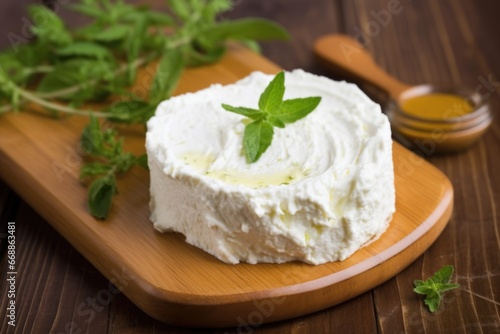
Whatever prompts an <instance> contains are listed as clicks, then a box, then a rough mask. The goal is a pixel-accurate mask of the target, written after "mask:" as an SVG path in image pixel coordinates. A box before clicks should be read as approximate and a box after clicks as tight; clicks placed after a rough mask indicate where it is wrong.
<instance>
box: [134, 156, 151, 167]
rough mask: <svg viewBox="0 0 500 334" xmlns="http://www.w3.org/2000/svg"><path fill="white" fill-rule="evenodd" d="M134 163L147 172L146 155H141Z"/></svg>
mask: <svg viewBox="0 0 500 334" xmlns="http://www.w3.org/2000/svg"><path fill="white" fill-rule="evenodd" d="M136 163H137V165H139V166H141V167H142V168H144V169H145V170H149V166H148V155H147V154H143V155H141V156H139V157H138V158H137V160H136Z"/></svg>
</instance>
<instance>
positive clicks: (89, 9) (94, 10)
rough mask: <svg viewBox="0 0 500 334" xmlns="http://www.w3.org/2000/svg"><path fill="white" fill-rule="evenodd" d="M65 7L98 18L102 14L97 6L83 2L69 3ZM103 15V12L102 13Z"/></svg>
mask: <svg viewBox="0 0 500 334" xmlns="http://www.w3.org/2000/svg"><path fill="white" fill-rule="evenodd" d="M67 8H69V9H71V10H72V11H75V12H78V13H81V14H84V15H87V16H90V17H93V18H100V17H102V16H103V11H102V9H101V8H100V7H99V6H96V5H95V4H91V5H90V4H85V3H76V4H70V5H68V6H67ZM104 15H105V14H104Z"/></svg>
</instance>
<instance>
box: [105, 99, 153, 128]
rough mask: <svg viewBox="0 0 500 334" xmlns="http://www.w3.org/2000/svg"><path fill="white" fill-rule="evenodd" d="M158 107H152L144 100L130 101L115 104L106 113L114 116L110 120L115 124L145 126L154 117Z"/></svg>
mask: <svg viewBox="0 0 500 334" xmlns="http://www.w3.org/2000/svg"><path fill="white" fill-rule="evenodd" d="M155 109H156V105H151V104H149V103H148V102H146V101H143V100H128V101H119V102H117V103H114V104H113V105H112V106H111V107H109V108H106V109H105V110H104V111H105V112H108V113H110V114H113V115H114V116H111V117H108V120H109V121H111V122H115V123H126V124H144V123H146V122H147V121H148V120H149V119H150V118H151V117H152V116H153V115H154V112H155Z"/></svg>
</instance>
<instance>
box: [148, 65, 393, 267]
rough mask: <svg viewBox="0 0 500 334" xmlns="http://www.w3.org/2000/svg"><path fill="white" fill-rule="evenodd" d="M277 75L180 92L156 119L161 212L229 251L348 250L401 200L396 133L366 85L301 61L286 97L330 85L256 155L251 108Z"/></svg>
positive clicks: (225, 256) (254, 257)
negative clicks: (246, 146)
mask: <svg viewBox="0 0 500 334" xmlns="http://www.w3.org/2000/svg"><path fill="white" fill-rule="evenodd" d="M272 78H273V76H272V75H266V74H263V73H260V72H254V73H252V74H251V75H249V76H248V77H246V78H244V79H242V80H240V81H238V82H237V83H235V84H232V85H227V86H221V85H213V86H211V87H209V88H207V89H204V90H201V91H198V92H196V93H189V94H184V95H180V96H177V97H173V98H171V99H170V100H167V101H165V102H163V103H161V104H160V105H159V106H158V109H157V111H156V114H155V116H154V117H153V118H151V120H150V121H149V122H148V131H147V134H146V149H147V153H148V157H149V167H150V173H151V203H150V204H151V220H152V221H153V223H154V226H155V228H156V229H157V230H159V231H161V232H166V231H176V232H180V233H182V234H184V235H185V236H186V241H187V242H188V243H190V244H192V245H195V246H197V247H199V248H201V249H203V250H205V251H207V252H209V253H211V254H213V255H214V256H216V257H217V258H219V259H220V260H222V261H225V262H228V263H238V262H240V261H242V262H248V263H258V262H273V263H281V262H287V261H304V262H307V263H310V264H321V263H325V262H329V261H336V260H344V259H345V258H347V257H348V256H350V255H351V254H352V253H353V252H355V251H356V250H357V249H359V248H360V247H362V246H363V245H364V244H366V243H367V242H369V241H371V240H373V239H375V238H377V237H378V236H380V234H381V233H383V232H384V231H385V230H386V228H387V226H388V224H389V221H390V219H391V217H392V214H393V213H394V211H395V189H394V171H393V163H392V140H391V133H390V126H389V122H388V120H387V118H386V116H385V115H383V114H382V113H381V111H380V107H379V105H378V104H376V103H374V102H373V101H371V100H370V99H369V98H368V97H367V96H366V95H365V94H364V93H363V92H362V91H361V90H360V89H359V88H358V87H357V86H355V85H353V84H349V83H346V82H336V81H333V80H330V79H327V78H325V77H319V76H315V75H313V74H309V73H306V72H304V71H302V70H295V71H293V72H287V73H286V74H285V87H286V91H285V97H284V98H285V99H291V98H298V97H308V96H321V97H322V100H321V103H320V104H319V106H318V107H317V108H316V109H315V110H314V111H313V112H312V113H310V114H309V115H308V116H306V117H305V118H303V119H301V120H298V121H296V122H295V123H292V124H287V125H286V127H285V128H284V129H281V128H275V129H274V137H273V141H272V144H271V146H270V147H269V148H268V149H267V151H266V152H264V153H263V154H262V156H261V158H260V159H259V160H258V161H257V162H255V163H252V164H248V163H247V162H246V160H245V156H244V154H243V152H242V138H243V132H244V128H245V122H246V118H245V117H243V116H240V115H237V114H234V113H231V112H228V111H226V110H224V109H223V108H222V107H221V103H226V104H229V105H233V106H245V107H251V108H257V105H258V100H259V97H260V94H261V93H262V92H263V91H264V89H265V88H266V86H267V85H268V83H269V82H270V81H271V80H272Z"/></svg>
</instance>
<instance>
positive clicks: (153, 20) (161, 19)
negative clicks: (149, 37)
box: [146, 11, 174, 26]
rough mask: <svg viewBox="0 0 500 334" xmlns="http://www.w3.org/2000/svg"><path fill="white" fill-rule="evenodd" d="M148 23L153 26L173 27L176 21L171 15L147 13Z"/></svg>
mask: <svg viewBox="0 0 500 334" xmlns="http://www.w3.org/2000/svg"><path fill="white" fill-rule="evenodd" d="M146 15H147V18H148V22H149V24H150V25H152V26H171V25H173V23H174V20H173V19H172V17H171V16H170V15H167V14H164V13H159V12H152V11H149V12H147V13H146Z"/></svg>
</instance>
